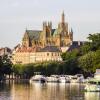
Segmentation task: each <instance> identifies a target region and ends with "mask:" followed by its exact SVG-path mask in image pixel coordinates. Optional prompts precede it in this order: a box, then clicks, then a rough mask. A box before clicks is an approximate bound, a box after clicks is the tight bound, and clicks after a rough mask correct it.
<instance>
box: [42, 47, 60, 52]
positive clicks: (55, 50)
mask: <svg viewBox="0 0 100 100" xmlns="http://www.w3.org/2000/svg"><path fill="white" fill-rule="evenodd" d="M40 52H60V49H59V48H58V47H57V46H46V47H44V48H42V49H41V50H40Z"/></svg>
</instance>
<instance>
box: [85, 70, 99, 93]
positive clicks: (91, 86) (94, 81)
mask: <svg viewBox="0 0 100 100" xmlns="http://www.w3.org/2000/svg"><path fill="white" fill-rule="evenodd" d="M85 91H90V92H100V69H96V73H95V74H94V78H90V79H89V80H88V83H87V84H86V86H85Z"/></svg>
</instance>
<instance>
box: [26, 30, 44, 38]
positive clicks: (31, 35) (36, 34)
mask: <svg viewBox="0 0 100 100" xmlns="http://www.w3.org/2000/svg"><path fill="white" fill-rule="evenodd" d="M41 32H42V31H39V30H27V34H28V35H29V38H30V40H33V39H34V40H38V39H39V36H40V33H41Z"/></svg>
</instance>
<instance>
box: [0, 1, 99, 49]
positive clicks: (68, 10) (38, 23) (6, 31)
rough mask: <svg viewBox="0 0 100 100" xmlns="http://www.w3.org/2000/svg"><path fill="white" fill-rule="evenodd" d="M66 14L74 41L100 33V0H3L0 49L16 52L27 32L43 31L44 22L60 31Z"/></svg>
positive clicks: (0, 21) (1, 4) (1, 3)
mask: <svg viewBox="0 0 100 100" xmlns="http://www.w3.org/2000/svg"><path fill="white" fill-rule="evenodd" d="M63 10H64V12H65V15H66V22H68V23H69V24H70V26H71V27H72V28H73V31H74V40H86V37H87V36H88V34H90V33H95V32H100V0H0V47H5V46H8V47H11V48H13V47H14V46H16V45H17V44H18V43H20V42H21V39H22V36H23V34H24V32H25V29H26V28H27V29H33V30H34V29H37V30H38V29H39V30H41V29H42V22H43V21H45V20H46V21H52V24H53V27H54V28H56V27H57V24H58V23H59V22H60V20H61V13H62V11H63Z"/></svg>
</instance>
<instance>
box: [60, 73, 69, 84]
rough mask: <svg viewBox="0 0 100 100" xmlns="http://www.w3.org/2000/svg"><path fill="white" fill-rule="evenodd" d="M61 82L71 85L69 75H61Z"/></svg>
mask: <svg viewBox="0 0 100 100" xmlns="http://www.w3.org/2000/svg"><path fill="white" fill-rule="evenodd" d="M59 82H60V83H70V79H69V77H68V76H67V75H60V76H59Z"/></svg>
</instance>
